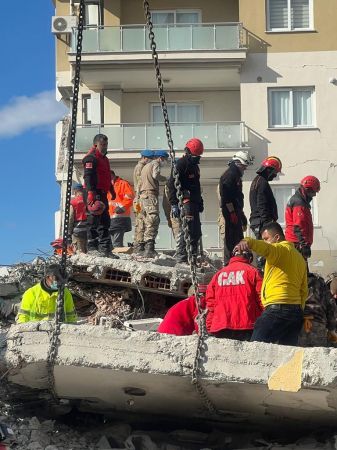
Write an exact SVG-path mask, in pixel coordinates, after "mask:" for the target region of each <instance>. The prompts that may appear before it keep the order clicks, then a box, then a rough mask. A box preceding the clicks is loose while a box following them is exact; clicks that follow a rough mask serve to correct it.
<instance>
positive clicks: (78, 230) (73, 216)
mask: <svg viewBox="0 0 337 450" xmlns="http://www.w3.org/2000/svg"><path fill="white" fill-rule="evenodd" d="M72 188H73V189H72V190H73V195H74V197H73V198H72V199H71V200H70V216H69V234H70V235H71V240H72V244H73V246H74V249H75V252H76V253H87V226H88V222H87V207H86V204H85V202H84V198H83V186H82V184H80V183H74V184H73V186H72Z"/></svg>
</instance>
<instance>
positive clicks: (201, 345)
mask: <svg viewBox="0 0 337 450" xmlns="http://www.w3.org/2000/svg"><path fill="white" fill-rule="evenodd" d="M143 6H144V13H145V19H146V25H147V28H148V30H149V39H150V45H151V51H152V59H153V62H154V67H155V73H156V80H157V87H158V90H159V99H160V104H161V109H162V112H163V117H164V124H165V130H166V137H167V142H168V147H169V153H170V157H171V165H172V176H173V179H174V187H175V189H176V195H177V199H178V204H179V210H180V222H181V225H182V231H183V233H184V239H185V243H186V251H187V257H188V262H189V265H190V271H191V279H192V285H193V287H194V292H195V299H196V306H197V309H198V316H197V322H198V325H199V333H198V342H197V350H196V355H195V358H194V362H193V368H192V380H191V382H192V384H193V385H194V386H195V389H196V391H197V392H198V394H199V395H200V397H201V399H202V401H203V403H204V405H205V406H206V408H207V410H208V411H209V413H211V414H216V413H217V411H216V408H215V406H214V405H213V403H212V401H211V400H210V399H209V397H208V395H207V393H206V391H205V389H204V388H203V386H202V384H201V382H200V380H199V375H200V372H201V365H202V361H203V354H204V353H205V342H204V341H205V338H206V336H207V332H206V325H205V314H206V313H205V311H204V310H203V309H202V308H201V300H200V292H199V288H198V278H197V267H196V259H195V258H194V256H193V254H192V245H191V237H190V233H189V227H188V220H187V218H186V216H185V213H184V207H183V205H184V203H183V192H182V187H181V183H180V179H179V174H178V171H177V167H176V161H175V150H174V148H173V140H172V132H171V126H170V120H169V116H168V111H167V105H166V98H165V92H164V84H163V79H162V76H161V71H160V64H159V57H158V52H157V44H156V41H155V34H154V31H153V23H152V16H151V11H150V5H149V2H148V0H143Z"/></svg>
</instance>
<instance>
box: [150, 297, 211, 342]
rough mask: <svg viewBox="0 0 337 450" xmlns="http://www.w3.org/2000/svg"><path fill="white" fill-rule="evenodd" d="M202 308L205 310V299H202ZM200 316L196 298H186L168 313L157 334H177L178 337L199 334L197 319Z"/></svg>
mask: <svg viewBox="0 0 337 450" xmlns="http://www.w3.org/2000/svg"><path fill="white" fill-rule="evenodd" d="M200 299H201V307H202V308H205V298H204V297H202V296H201V297H200ZM197 315H198V309H197V305H196V304H195V297H194V295H192V296H191V297H188V298H185V300H181V301H180V302H178V303H176V304H175V305H173V306H172V307H171V308H170V309H169V310H168V311H167V313H166V315H165V317H164V319H163V321H162V323H161V324H160V325H159V327H158V330H157V332H158V333H165V334H175V335H176V336H188V335H190V334H193V332H194V331H196V332H197V333H198V325H197V323H196V321H195V318H196V317H197Z"/></svg>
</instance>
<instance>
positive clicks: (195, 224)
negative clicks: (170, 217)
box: [177, 202, 201, 256]
mask: <svg viewBox="0 0 337 450" xmlns="http://www.w3.org/2000/svg"><path fill="white" fill-rule="evenodd" d="M184 208H186V211H185V214H186V215H187V216H188V217H187V225H188V231H189V235H190V237H191V246H192V254H193V255H195V256H196V255H197V253H198V244H199V239H200V238H201V222H200V213H199V205H198V204H196V203H192V202H190V203H188V204H187V205H186V206H184ZM177 254H179V255H181V254H186V242H185V237H184V232H183V230H182V227H180V230H179V234H178V236H177Z"/></svg>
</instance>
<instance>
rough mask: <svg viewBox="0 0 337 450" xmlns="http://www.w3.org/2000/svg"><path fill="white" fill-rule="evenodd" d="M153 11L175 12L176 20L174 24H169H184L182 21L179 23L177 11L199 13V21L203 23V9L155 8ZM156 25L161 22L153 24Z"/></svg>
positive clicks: (158, 12)
mask: <svg viewBox="0 0 337 450" xmlns="http://www.w3.org/2000/svg"><path fill="white" fill-rule="evenodd" d="M153 13H157V14H160V13H164V14H170V13H173V14H174V22H173V23H172V24H167V25H183V24H181V23H177V13H197V14H198V22H197V23H202V10H201V9H189V8H187V9H154V10H153V11H152V14H153ZM153 25H154V26H159V24H153Z"/></svg>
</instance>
